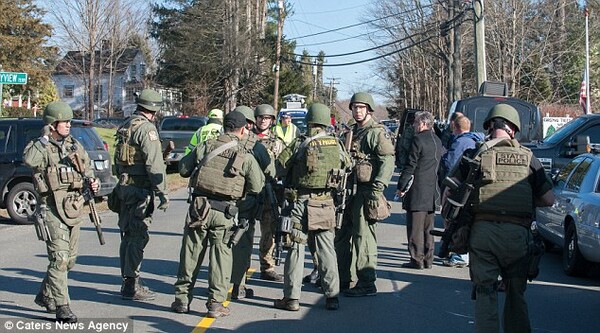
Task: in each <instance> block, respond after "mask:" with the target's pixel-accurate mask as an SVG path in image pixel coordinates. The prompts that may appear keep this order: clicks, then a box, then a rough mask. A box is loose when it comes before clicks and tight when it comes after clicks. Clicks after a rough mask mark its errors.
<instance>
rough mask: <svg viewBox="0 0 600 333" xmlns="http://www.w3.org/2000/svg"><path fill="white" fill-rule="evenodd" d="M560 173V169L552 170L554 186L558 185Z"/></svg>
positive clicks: (551, 175)
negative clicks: (557, 180)
mask: <svg viewBox="0 0 600 333" xmlns="http://www.w3.org/2000/svg"><path fill="white" fill-rule="evenodd" d="M559 173H560V169H559V168H552V170H550V179H552V182H553V183H554V184H556V178H557V177H558V174H559Z"/></svg>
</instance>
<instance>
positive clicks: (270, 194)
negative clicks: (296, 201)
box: [265, 179, 290, 266]
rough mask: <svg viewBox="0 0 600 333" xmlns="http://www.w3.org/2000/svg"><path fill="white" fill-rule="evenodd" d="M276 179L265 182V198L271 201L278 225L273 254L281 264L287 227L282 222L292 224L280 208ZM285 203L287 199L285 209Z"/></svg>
mask: <svg viewBox="0 0 600 333" xmlns="http://www.w3.org/2000/svg"><path fill="white" fill-rule="evenodd" d="M274 181H275V180H273V179H271V180H267V181H266V182H265V195H266V198H265V199H266V200H268V201H269V205H270V208H271V209H270V211H271V215H272V217H273V221H275V223H276V226H277V228H276V231H275V253H274V254H273V259H275V265H277V266H279V265H280V264H281V253H282V252H283V234H284V233H286V228H285V227H282V223H287V224H290V222H289V219H290V217H289V216H282V215H281V214H282V210H280V209H279V204H278V203H277V196H276V195H275V189H273V182H274ZM285 204H286V201H285V200H284V209H285ZM288 232H289V231H288Z"/></svg>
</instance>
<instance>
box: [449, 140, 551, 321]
mask: <svg viewBox="0 0 600 333" xmlns="http://www.w3.org/2000/svg"><path fill="white" fill-rule="evenodd" d="M468 152H469V151H468ZM492 152H493V154H494V155H492ZM479 156H480V157H478V158H477V159H479V160H481V165H482V166H481V168H482V171H481V176H479V177H478V179H477V180H476V181H475V183H474V184H473V185H474V187H475V189H474V190H473V193H472V194H471V196H470V197H469V202H468V207H470V209H471V211H472V214H473V216H474V218H473V224H472V225H471V234H470V239H469V254H470V256H469V258H470V269H471V280H472V281H473V284H474V288H475V294H476V301H475V331H476V332H486V333H488V332H491V333H493V332H499V330H500V320H499V316H498V292H497V287H498V276H502V280H503V282H504V283H505V285H506V290H505V294H506V300H505V303H504V321H503V322H504V325H503V326H504V331H505V332H530V331H531V326H530V323H529V315H528V311H527V303H526V301H525V289H526V287H527V272H528V268H529V258H530V247H531V246H532V242H533V240H532V234H531V230H530V226H531V221H532V219H533V213H534V207H533V198H534V197H541V196H542V195H543V194H544V193H546V192H548V191H550V190H552V182H551V181H550V179H548V177H547V175H546V173H545V171H544V168H543V167H542V164H541V163H540V162H539V160H538V159H537V158H535V157H534V156H533V155H532V153H531V151H530V150H529V149H527V148H525V147H522V146H520V144H519V143H518V142H517V141H516V140H504V141H501V142H500V143H498V144H496V145H495V146H493V148H490V149H487V150H484V151H483V152H482V153H481V155H479ZM490 156H499V157H498V159H500V156H517V157H518V158H512V159H511V158H505V159H504V160H503V163H502V164H500V163H498V164H497V163H496V161H497V159H496V158H489V157H490ZM468 169H469V167H468V165H467V164H466V162H464V160H463V161H462V162H461V163H460V164H459V165H458V167H457V168H456V169H455V173H454V174H453V176H454V177H456V178H458V179H465V177H466V174H467V173H468ZM484 178H485V179H484Z"/></svg>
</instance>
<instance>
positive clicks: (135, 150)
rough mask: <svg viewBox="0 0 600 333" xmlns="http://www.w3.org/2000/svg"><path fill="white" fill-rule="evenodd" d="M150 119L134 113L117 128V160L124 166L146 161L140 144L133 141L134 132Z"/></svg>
mask: <svg viewBox="0 0 600 333" xmlns="http://www.w3.org/2000/svg"><path fill="white" fill-rule="evenodd" d="M146 121H148V119H146V118H145V117H144V116H139V115H133V116H131V117H130V118H129V119H128V120H127V121H125V123H124V124H123V125H122V126H121V127H119V129H118V130H117V134H116V138H117V140H116V141H117V143H116V146H115V162H116V163H117V164H118V165H122V166H132V165H135V164H143V163H144V155H143V153H142V149H141V148H140V146H139V145H138V144H136V143H134V142H133V133H134V132H135V131H136V130H137V129H138V127H139V126H140V125H142V124H144V123H145V122H146Z"/></svg>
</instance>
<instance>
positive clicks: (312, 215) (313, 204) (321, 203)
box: [306, 199, 335, 231]
mask: <svg viewBox="0 0 600 333" xmlns="http://www.w3.org/2000/svg"><path fill="white" fill-rule="evenodd" d="M306 213H307V214H306V215H307V217H308V218H307V219H308V230H309V231H314V230H331V229H333V228H335V204H334V202H333V199H327V200H314V199H308V201H307V203H306Z"/></svg>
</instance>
